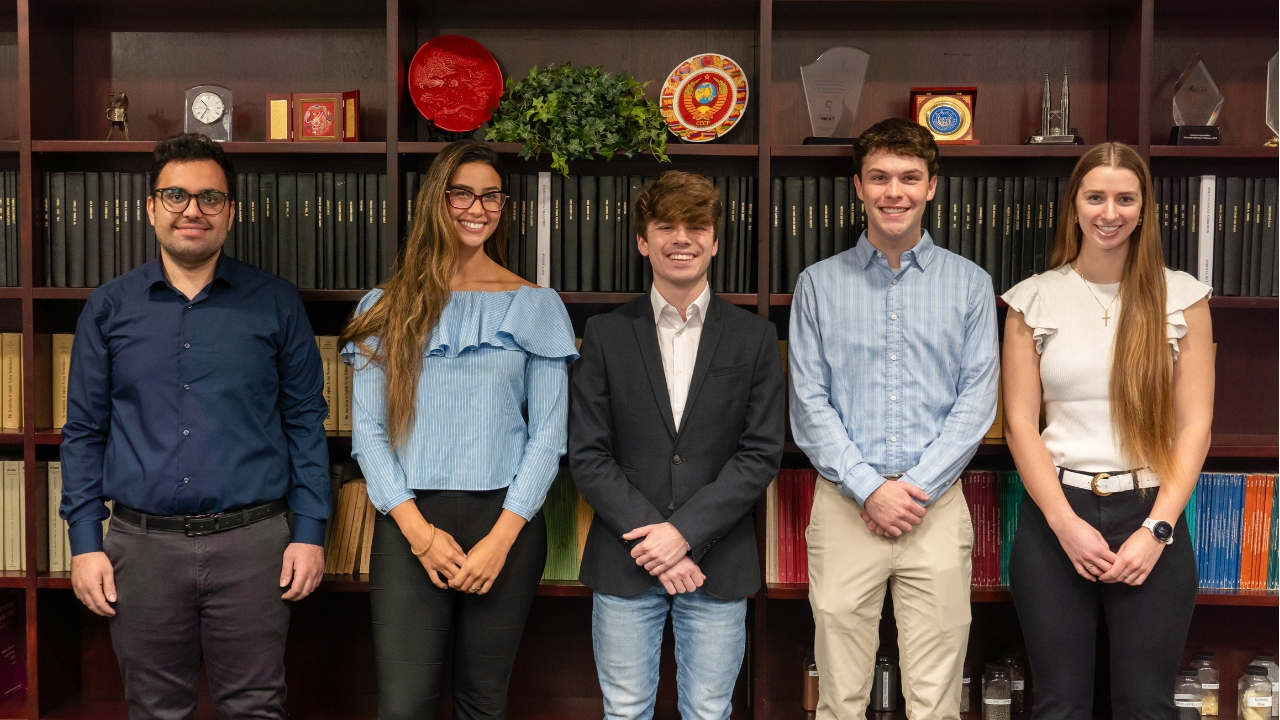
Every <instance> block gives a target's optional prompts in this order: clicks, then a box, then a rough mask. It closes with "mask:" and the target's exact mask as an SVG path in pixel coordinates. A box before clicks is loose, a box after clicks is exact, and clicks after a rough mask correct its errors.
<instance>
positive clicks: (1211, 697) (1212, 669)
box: [1191, 652, 1218, 717]
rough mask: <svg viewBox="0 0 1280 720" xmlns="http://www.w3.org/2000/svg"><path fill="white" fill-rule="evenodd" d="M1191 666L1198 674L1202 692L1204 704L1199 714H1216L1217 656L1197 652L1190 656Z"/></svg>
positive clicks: (1209, 715) (1207, 715)
mask: <svg viewBox="0 0 1280 720" xmlns="http://www.w3.org/2000/svg"><path fill="white" fill-rule="evenodd" d="M1191 667H1193V668H1195V669H1196V671H1197V673H1198V674H1199V676H1200V689H1201V691H1202V692H1203V693H1204V695H1203V697H1204V706H1203V707H1201V708H1200V714H1201V715H1203V716H1205V717H1217V715H1218V658H1217V656H1216V655H1214V654H1213V653H1209V652H1198V653H1195V654H1193V655H1192V656H1191Z"/></svg>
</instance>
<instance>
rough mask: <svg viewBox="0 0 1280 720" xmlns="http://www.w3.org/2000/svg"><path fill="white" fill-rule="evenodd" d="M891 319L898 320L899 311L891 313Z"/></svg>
mask: <svg viewBox="0 0 1280 720" xmlns="http://www.w3.org/2000/svg"><path fill="white" fill-rule="evenodd" d="M889 319H890V320H897V319H898V314H897V313H894V314H892V315H890V316H889Z"/></svg>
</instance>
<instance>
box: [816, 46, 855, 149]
mask: <svg viewBox="0 0 1280 720" xmlns="http://www.w3.org/2000/svg"><path fill="white" fill-rule="evenodd" d="M870 60H871V55H870V53H868V52H867V51H865V50H859V49H858V48H853V47H833V48H831V49H830V50H827V51H826V52H824V53H822V55H820V56H819V57H818V59H817V60H814V61H813V62H812V63H810V64H808V65H805V66H803V67H801V68H800V78H801V80H803V81H804V99H805V103H806V104H807V105H808V107H809V126H810V127H811V128H812V129H813V137H808V138H805V141H804V142H805V144H806V145H849V144H852V143H853V121H854V118H856V117H857V115H858V101H859V99H861V97H862V83H863V81H864V80H865V79H866V77H867V64H868V63H869V62H870Z"/></svg>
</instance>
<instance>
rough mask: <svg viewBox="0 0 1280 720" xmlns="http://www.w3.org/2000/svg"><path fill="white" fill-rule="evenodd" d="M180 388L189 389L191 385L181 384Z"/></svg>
mask: <svg viewBox="0 0 1280 720" xmlns="http://www.w3.org/2000/svg"><path fill="white" fill-rule="evenodd" d="M182 389H183V390H190V389H191V386H190V385H183V386H182Z"/></svg>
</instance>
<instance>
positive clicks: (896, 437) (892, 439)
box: [889, 435, 898, 442]
mask: <svg viewBox="0 0 1280 720" xmlns="http://www.w3.org/2000/svg"><path fill="white" fill-rule="evenodd" d="M889 442H898V436H897V435H890V436H889Z"/></svg>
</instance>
